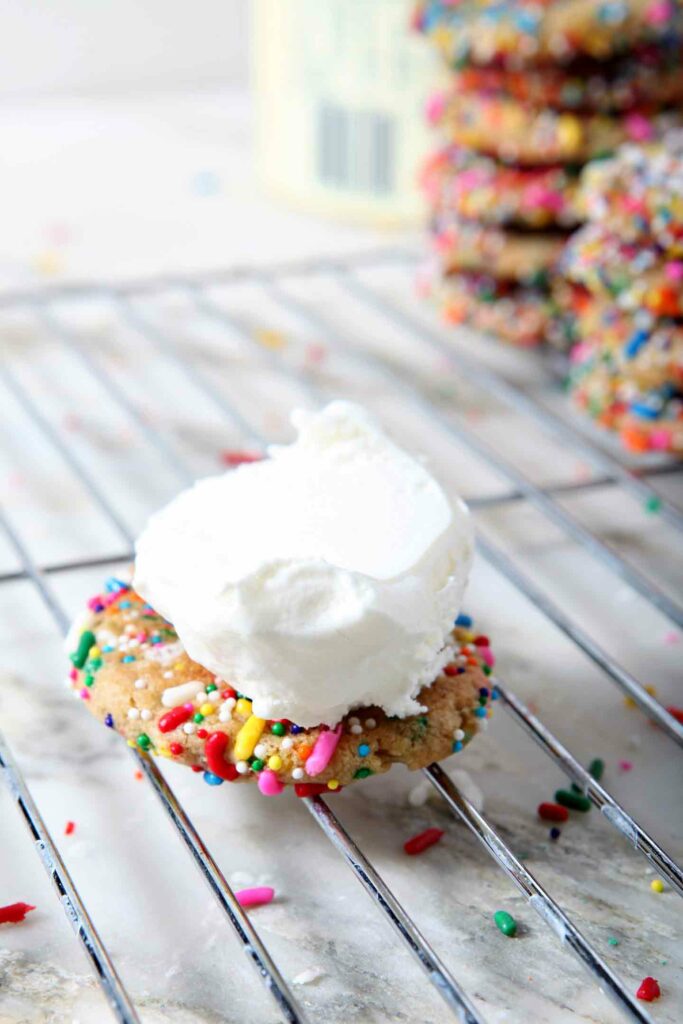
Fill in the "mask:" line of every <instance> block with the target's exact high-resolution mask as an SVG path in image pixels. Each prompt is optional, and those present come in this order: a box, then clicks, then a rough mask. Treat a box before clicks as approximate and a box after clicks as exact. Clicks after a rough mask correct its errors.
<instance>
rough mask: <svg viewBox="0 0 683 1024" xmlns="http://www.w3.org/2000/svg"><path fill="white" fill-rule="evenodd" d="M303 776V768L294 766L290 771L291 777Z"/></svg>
mask: <svg viewBox="0 0 683 1024" xmlns="http://www.w3.org/2000/svg"><path fill="white" fill-rule="evenodd" d="M303 777H304V770H303V768H295V769H294V771H293V772H292V778H293V779H303Z"/></svg>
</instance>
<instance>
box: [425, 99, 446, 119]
mask: <svg viewBox="0 0 683 1024" xmlns="http://www.w3.org/2000/svg"><path fill="white" fill-rule="evenodd" d="M445 109H446V97H445V95H444V93H442V92H435V93H433V94H432V95H431V96H430V97H429V99H428V100H427V102H426V104H425V117H426V118H427V120H428V121H429V123H430V124H436V122H437V121H440V120H441V118H442V117H443V115H444V111H445Z"/></svg>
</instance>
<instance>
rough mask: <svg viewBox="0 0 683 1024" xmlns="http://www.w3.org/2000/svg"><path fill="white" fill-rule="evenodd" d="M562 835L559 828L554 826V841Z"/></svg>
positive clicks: (552, 833)
mask: <svg viewBox="0 0 683 1024" xmlns="http://www.w3.org/2000/svg"><path fill="white" fill-rule="evenodd" d="M561 835H562V833H561V832H560V830H559V828H555V827H553V828H551V829H550V838H551V839H552V840H553V841H554V840H555V839H559V838H560V836H561Z"/></svg>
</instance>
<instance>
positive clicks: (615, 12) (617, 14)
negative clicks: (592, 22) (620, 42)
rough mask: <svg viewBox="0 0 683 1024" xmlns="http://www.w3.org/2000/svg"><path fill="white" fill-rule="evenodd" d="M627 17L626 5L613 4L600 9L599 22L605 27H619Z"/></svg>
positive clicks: (603, 5)
mask: <svg viewBox="0 0 683 1024" xmlns="http://www.w3.org/2000/svg"><path fill="white" fill-rule="evenodd" d="M625 17H626V4H623V3H619V2H616V3H615V2H612V3H608V4H602V6H601V7H599V8H598V21H601V22H602V23H603V25H619V24H621V22H622V21H623V20H624V18H625Z"/></svg>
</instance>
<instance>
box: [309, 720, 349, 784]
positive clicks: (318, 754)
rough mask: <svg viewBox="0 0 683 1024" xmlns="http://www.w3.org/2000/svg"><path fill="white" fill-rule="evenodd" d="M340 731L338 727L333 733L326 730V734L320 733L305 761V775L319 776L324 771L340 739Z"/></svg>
mask: <svg viewBox="0 0 683 1024" xmlns="http://www.w3.org/2000/svg"><path fill="white" fill-rule="evenodd" d="M341 730H342V727H341V725H338V726H337V728H336V729H335V730H334V732H333V731H332V730H331V729H328V730H327V732H321V733H320V735H319V736H318V738H317V740H316V741H315V746H314V747H313V751H312V752H311V754H310V755H309V756H308V758H307V759H306V774H307V775H320V773H321V772H323V771H325V769H326V768H327V766H328V764H329V763H330V761H331V760H332V755H333V754H334V752H335V750H336V749H337V744H338V743H339V740H340V739H341Z"/></svg>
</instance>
